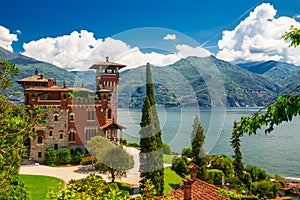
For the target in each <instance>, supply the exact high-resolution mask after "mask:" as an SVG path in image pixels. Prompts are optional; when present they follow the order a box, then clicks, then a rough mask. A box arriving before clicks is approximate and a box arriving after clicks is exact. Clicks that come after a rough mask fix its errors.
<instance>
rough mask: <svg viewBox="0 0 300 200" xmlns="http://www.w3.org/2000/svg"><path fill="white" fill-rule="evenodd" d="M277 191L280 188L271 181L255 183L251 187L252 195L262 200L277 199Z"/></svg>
mask: <svg viewBox="0 0 300 200" xmlns="http://www.w3.org/2000/svg"><path fill="white" fill-rule="evenodd" d="M277 191H278V186H277V185H276V183H273V182H272V181H270V180H262V181H258V182H253V183H252V186H251V193H252V194H254V195H257V196H258V198H260V199H267V198H268V199H269V198H275V197H276V194H277Z"/></svg>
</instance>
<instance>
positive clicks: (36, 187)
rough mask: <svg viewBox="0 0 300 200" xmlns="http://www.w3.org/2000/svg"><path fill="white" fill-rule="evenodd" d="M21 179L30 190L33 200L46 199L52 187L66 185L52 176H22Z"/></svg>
mask: <svg viewBox="0 0 300 200" xmlns="http://www.w3.org/2000/svg"><path fill="white" fill-rule="evenodd" d="M20 177H21V179H22V180H23V181H24V182H25V184H26V186H27V188H28V189H29V192H30V195H31V199H32V200H38V199H45V197H46V195H47V192H48V188H49V187H50V186H51V187H57V186H58V187H60V186H62V184H63V183H64V182H63V181H62V180H60V179H58V178H54V177H50V176H40V175H25V174H21V175H20Z"/></svg>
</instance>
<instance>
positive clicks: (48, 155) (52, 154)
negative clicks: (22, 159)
mask: <svg viewBox="0 0 300 200" xmlns="http://www.w3.org/2000/svg"><path fill="white" fill-rule="evenodd" d="M56 159H57V155H56V151H55V149H54V148H48V149H47V150H46V151H45V163H46V165H49V166H55V163H56Z"/></svg>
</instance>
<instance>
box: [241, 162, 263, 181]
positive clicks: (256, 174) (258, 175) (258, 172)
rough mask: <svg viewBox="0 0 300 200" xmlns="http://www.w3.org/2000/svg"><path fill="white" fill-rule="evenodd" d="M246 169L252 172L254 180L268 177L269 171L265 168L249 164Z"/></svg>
mask: <svg viewBox="0 0 300 200" xmlns="http://www.w3.org/2000/svg"><path fill="white" fill-rule="evenodd" d="M246 171H247V172H248V173H249V174H250V176H251V179H252V181H253V182H257V181H261V180H265V179H266V178H267V173H266V171H265V170H263V169H260V168H258V167H256V166H253V165H247V166H246Z"/></svg>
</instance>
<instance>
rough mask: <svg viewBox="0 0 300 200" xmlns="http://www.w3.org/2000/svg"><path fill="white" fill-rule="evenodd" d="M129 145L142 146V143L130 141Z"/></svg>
mask: <svg viewBox="0 0 300 200" xmlns="http://www.w3.org/2000/svg"><path fill="white" fill-rule="evenodd" d="M128 146H130V147H140V144H139V143H138V142H129V143H128Z"/></svg>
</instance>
